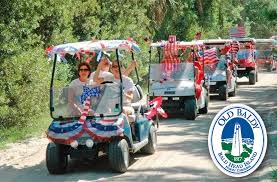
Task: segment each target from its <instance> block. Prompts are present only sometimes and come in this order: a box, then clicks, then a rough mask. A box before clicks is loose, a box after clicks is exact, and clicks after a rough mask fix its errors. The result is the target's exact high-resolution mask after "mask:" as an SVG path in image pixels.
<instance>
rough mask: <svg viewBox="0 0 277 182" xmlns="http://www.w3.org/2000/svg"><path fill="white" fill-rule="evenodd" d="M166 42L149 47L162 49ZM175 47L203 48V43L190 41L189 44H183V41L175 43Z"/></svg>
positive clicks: (152, 44)
mask: <svg viewBox="0 0 277 182" xmlns="http://www.w3.org/2000/svg"><path fill="white" fill-rule="evenodd" d="M167 43H168V41H161V42H155V43H151V45H150V46H151V47H164V46H165V45H166V44H167ZM176 45H177V46H178V47H189V46H203V41H201V40H197V41H191V42H185V41H177V42H176Z"/></svg>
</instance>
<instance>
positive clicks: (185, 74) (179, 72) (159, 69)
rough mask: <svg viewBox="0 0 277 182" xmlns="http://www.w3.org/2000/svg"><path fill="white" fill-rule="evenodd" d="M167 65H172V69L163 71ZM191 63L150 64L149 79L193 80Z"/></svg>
mask: <svg viewBox="0 0 277 182" xmlns="http://www.w3.org/2000/svg"><path fill="white" fill-rule="evenodd" d="M168 66H170V67H171V66H172V71H165V70H166V69H167V68H166V67H168ZM193 68H194V67H193V63H185V62H183V63H177V64H171V65H168V64H163V63H162V64H151V67H150V80H152V81H170V80H174V81H176V80H193V75H194V70H193Z"/></svg>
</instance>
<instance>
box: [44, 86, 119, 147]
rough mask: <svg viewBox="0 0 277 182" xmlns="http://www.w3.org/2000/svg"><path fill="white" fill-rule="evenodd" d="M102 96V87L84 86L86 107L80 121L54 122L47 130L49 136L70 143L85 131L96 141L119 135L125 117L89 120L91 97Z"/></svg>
mask: <svg viewBox="0 0 277 182" xmlns="http://www.w3.org/2000/svg"><path fill="white" fill-rule="evenodd" d="M93 96H94V97H99V96H100V87H95V88H92V89H90V88H89V87H86V86H84V87H83V94H82V95H81V102H82V103H83V104H84V109H83V110H82V112H81V117H80V119H79V120H78V121H69V122H68V123H65V124H64V123H61V122H58V121H57V122H52V123H51V125H50V127H49V128H48V131H47V137H48V138H49V139H51V140H52V141H54V142H57V143H63V144H70V143H71V142H72V141H74V140H77V139H78V138H80V137H81V136H82V135H83V134H84V133H87V134H89V135H90V136H91V137H92V138H93V139H94V140H95V141H106V140H109V139H110V137H112V136H119V135H121V134H122V133H123V131H124V129H123V128H124V118H123V116H122V117H120V118H113V119H96V120H87V119H86V118H87V116H88V112H89V109H90V104H91V103H90V98H91V97H93Z"/></svg>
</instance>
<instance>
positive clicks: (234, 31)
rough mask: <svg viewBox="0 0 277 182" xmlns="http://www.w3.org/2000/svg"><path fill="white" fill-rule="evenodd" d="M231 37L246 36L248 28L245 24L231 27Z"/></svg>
mask: <svg viewBox="0 0 277 182" xmlns="http://www.w3.org/2000/svg"><path fill="white" fill-rule="evenodd" d="M229 36H230V38H244V37H246V30H245V27H244V26H237V27H234V28H231V29H230V31H229Z"/></svg>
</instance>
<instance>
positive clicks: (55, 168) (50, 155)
mask: <svg viewBox="0 0 277 182" xmlns="http://www.w3.org/2000/svg"><path fill="white" fill-rule="evenodd" d="M67 163H68V158H67V155H66V154H65V153H64V147H63V145H61V144H55V143H49V144H48V145H47V149H46V167H47V169H48V171H49V173H50V174H64V173H65V171H66V168H67Z"/></svg>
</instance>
